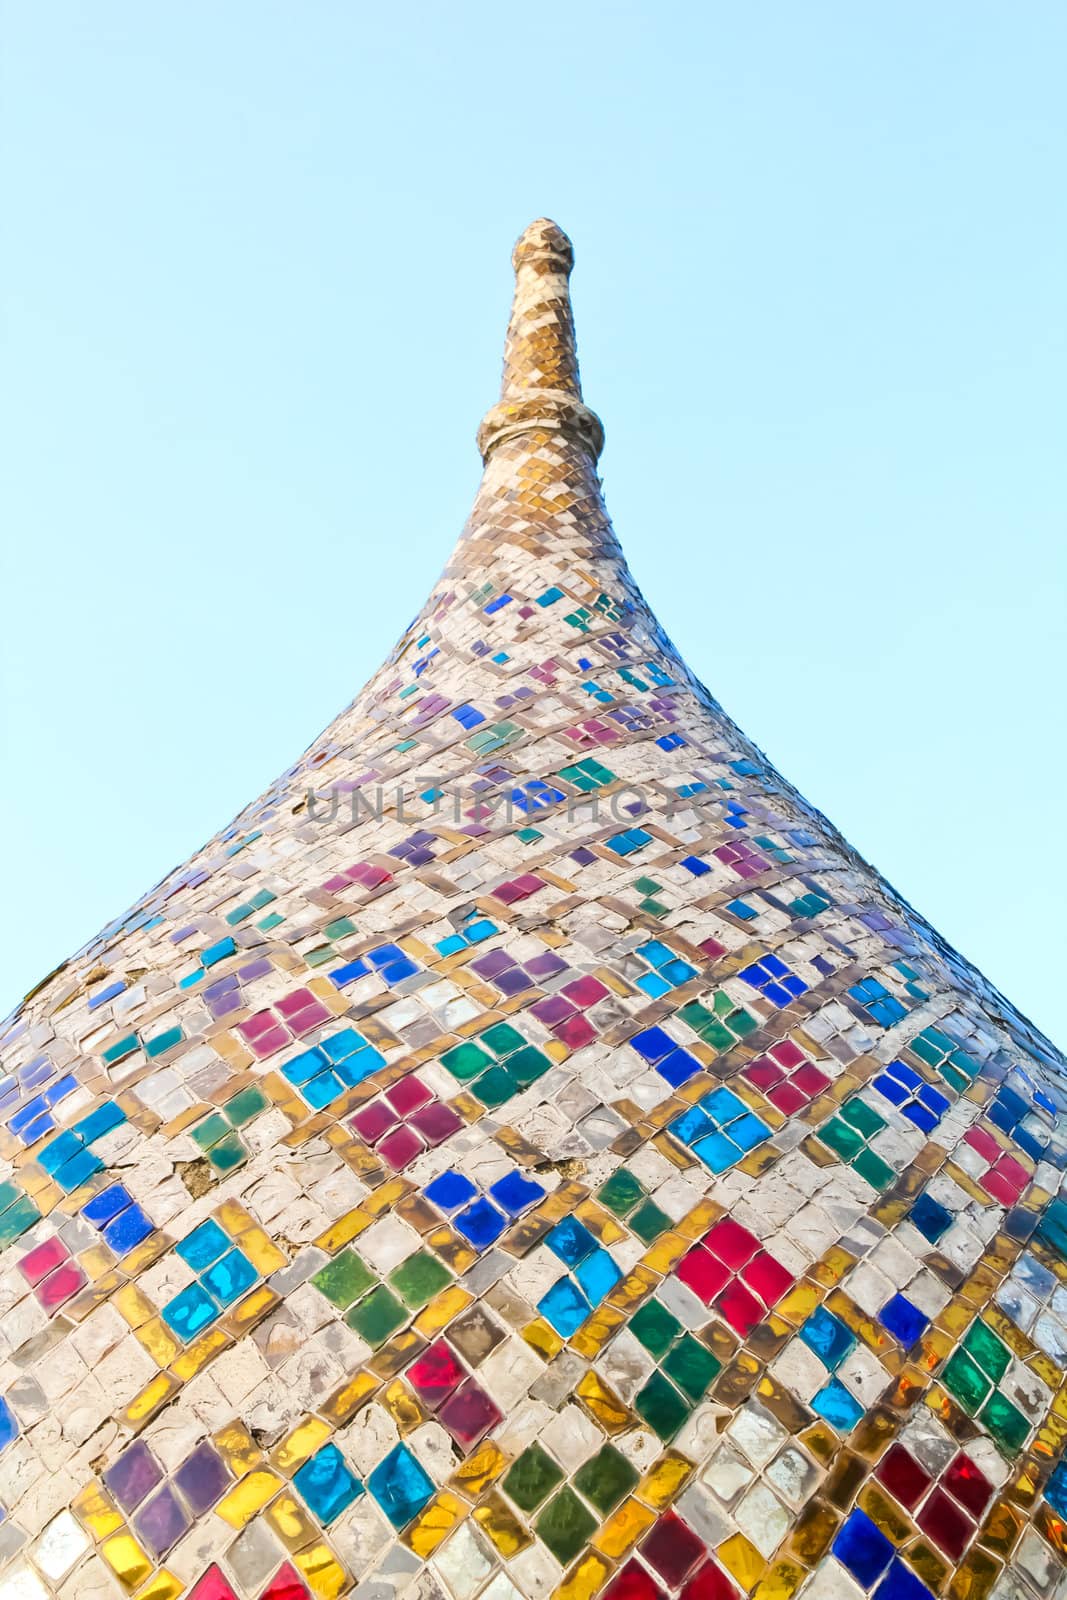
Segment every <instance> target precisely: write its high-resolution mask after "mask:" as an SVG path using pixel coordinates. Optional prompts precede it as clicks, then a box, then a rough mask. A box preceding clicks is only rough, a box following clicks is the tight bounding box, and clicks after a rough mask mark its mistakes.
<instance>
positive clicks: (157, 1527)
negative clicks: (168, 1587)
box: [133, 1484, 192, 1561]
mask: <svg viewBox="0 0 1067 1600" xmlns="http://www.w3.org/2000/svg"><path fill="white" fill-rule="evenodd" d="M191 1523H192V1518H191V1517H190V1516H189V1513H188V1512H187V1511H186V1509H185V1507H184V1506H183V1505H182V1503H181V1501H180V1500H179V1499H178V1496H177V1495H176V1494H175V1493H174V1490H173V1489H172V1488H171V1487H170V1485H169V1484H167V1486H166V1487H165V1488H163V1489H161V1490H160V1491H159V1493H158V1494H157V1495H154V1496H153V1497H152V1499H151V1500H148V1501H146V1503H145V1504H144V1505H143V1506H142V1507H141V1509H140V1511H138V1513H137V1515H136V1516H135V1517H134V1519H133V1526H134V1529H135V1531H136V1533H137V1536H138V1538H139V1539H140V1540H141V1542H142V1544H145V1545H147V1547H148V1549H149V1550H150V1551H151V1552H152V1554H153V1555H154V1556H155V1558H156V1560H157V1561H159V1560H162V1558H163V1557H164V1556H165V1555H166V1553H167V1551H168V1550H170V1549H172V1548H173V1547H174V1545H176V1544H177V1543H178V1540H179V1539H180V1538H181V1536H182V1534H183V1533H186V1532H187V1531H188V1529H189V1527H190V1526H191Z"/></svg>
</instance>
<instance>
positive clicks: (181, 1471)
mask: <svg viewBox="0 0 1067 1600" xmlns="http://www.w3.org/2000/svg"><path fill="white" fill-rule="evenodd" d="M174 1481H175V1483H176V1484H177V1485H178V1488H179V1489H180V1490H181V1492H182V1494H183V1495H184V1496H185V1499H186V1500H187V1501H188V1503H189V1505H190V1507H191V1508H192V1510H193V1512H194V1514H195V1515H196V1516H198V1517H200V1516H203V1514H204V1512H205V1511H207V1510H208V1508H209V1507H210V1506H213V1505H214V1504H215V1501H216V1500H218V1499H219V1497H220V1495H222V1494H223V1493H224V1491H225V1490H226V1489H227V1487H228V1486H229V1484H230V1483H231V1481H232V1479H231V1475H230V1472H229V1470H228V1469H227V1467H226V1463H225V1462H224V1461H223V1459H222V1457H221V1456H220V1455H219V1453H218V1451H217V1450H216V1449H215V1448H214V1446H213V1445H210V1444H208V1443H207V1441H206V1440H205V1441H204V1443H203V1444H200V1445H197V1447H196V1449H195V1450H194V1451H193V1453H192V1455H191V1456H190V1457H189V1458H188V1460H186V1461H183V1463H182V1465H181V1466H180V1467H179V1468H178V1470H177V1472H176V1473H175V1474H174Z"/></svg>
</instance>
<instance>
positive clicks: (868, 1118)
mask: <svg viewBox="0 0 1067 1600" xmlns="http://www.w3.org/2000/svg"><path fill="white" fill-rule="evenodd" d="M841 1115H842V1116H843V1117H844V1119H845V1121H846V1122H847V1123H848V1124H849V1125H850V1126H851V1127H853V1128H856V1129H858V1131H859V1132H860V1133H862V1135H863V1137H864V1138H865V1139H873V1138H874V1136H875V1134H876V1133H881V1131H882V1129H883V1128H884V1127H885V1120H884V1118H882V1117H880V1116H879V1115H878V1113H877V1111H874V1110H873V1109H872V1108H871V1107H870V1106H869V1105H868V1104H867V1102H866V1100H850V1101H849V1102H848V1104H847V1105H844V1106H842V1107H841Z"/></svg>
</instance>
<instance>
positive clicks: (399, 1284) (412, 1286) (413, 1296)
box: [389, 1250, 452, 1311]
mask: <svg viewBox="0 0 1067 1600" xmlns="http://www.w3.org/2000/svg"><path fill="white" fill-rule="evenodd" d="M389 1282H390V1283H391V1284H392V1286H393V1288H394V1289H395V1290H396V1292H397V1294H398V1295H399V1296H400V1297H401V1299H402V1300H403V1301H404V1302H405V1304H406V1305H409V1306H411V1307H412V1309H413V1310H415V1311H418V1310H419V1309H420V1307H422V1306H424V1305H425V1304H426V1302H427V1300H432V1299H433V1297H434V1295H435V1294H437V1293H438V1292H439V1291H440V1290H441V1289H443V1288H444V1286H445V1284H446V1283H451V1282H452V1274H451V1273H450V1272H449V1270H448V1268H447V1267H446V1266H443V1265H442V1263H441V1262H440V1261H438V1259H437V1257H436V1256H432V1255H430V1253H429V1251H428V1250H419V1251H416V1253H415V1255H413V1256H409V1257H408V1259H407V1260H406V1261H405V1262H404V1264H403V1265H402V1266H399V1267H397V1268H396V1270H395V1271H394V1272H391V1273H390V1274H389Z"/></svg>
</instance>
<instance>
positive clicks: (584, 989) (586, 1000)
mask: <svg viewBox="0 0 1067 1600" xmlns="http://www.w3.org/2000/svg"><path fill="white" fill-rule="evenodd" d="M561 993H562V994H565V995H566V996H567V999H568V1000H571V1001H573V1003H574V1004H575V1005H576V1006H580V1007H581V1009H582V1010H583V1011H585V1010H586V1009H587V1008H588V1007H589V1006H595V1005H596V1003H597V1001H598V1000H603V999H604V997H605V995H606V994H607V993H608V989H607V986H606V984H603V983H601V981H600V979H599V978H593V977H591V976H590V975H589V974H586V975H585V976H583V977H581V978H576V979H575V981H574V982H573V983H566V984H564V986H563V988H562V990H561Z"/></svg>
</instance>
